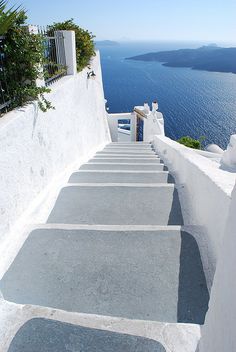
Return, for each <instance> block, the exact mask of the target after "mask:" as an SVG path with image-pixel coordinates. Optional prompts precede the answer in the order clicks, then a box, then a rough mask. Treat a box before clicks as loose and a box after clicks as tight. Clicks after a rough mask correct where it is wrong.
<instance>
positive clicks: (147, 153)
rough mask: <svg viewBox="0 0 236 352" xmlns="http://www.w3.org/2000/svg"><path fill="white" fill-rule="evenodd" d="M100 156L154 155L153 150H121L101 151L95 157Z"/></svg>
mask: <svg viewBox="0 0 236 352" xmlns="http://www.w3.org/2000/svg"><path fill="white" fill-rule="evenodd" d="M101 154H123V155H125V154H131V155H135V154H138V155H156V154H155V152H154V151H153V150H140V149H137V150H136V149H129V150H123V149H114V150H113V149H112V150H111V149H103V151H100V152H97V153H96V155H101Z"/></svg>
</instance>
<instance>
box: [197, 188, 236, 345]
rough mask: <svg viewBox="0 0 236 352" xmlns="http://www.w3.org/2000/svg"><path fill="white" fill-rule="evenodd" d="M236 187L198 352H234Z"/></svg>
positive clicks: (235, 339)
mask: <svg viewBox="0 0 236 352" xmlns="http://www.w3.org/2000/svg"><path fill="white" fill-rule="evenodd" d="M235 214H236V186H235V188H234V191H233V194H232V202H231V205H230V212H229V217H228V219H227V225H226V229H225V231H224V232H223V234H222V235H224V238H223V245H222V247H221V251H220V255H219V259H218V262H217V268H216V273H215V277H214V283H213V287H212V290H211V297H210V303H209V310H208V312H207V316H206V322H205V325H204V326H203V328H202V339H201V341H200V345H199V351H200V352H222V351H225V352H235V351H236V334H235V321H236V299H235V297H236V281H235V267H236V254H235V250H236V216H235Z"/></svg>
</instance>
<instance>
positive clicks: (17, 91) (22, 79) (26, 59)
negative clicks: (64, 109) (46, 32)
mask: <svg viewBox="0 0 236 352" xmlns="http://www.w3.org/2000/svg"><path fill="white" fill-rule="evenodd" d="M26 19H27V17H26V15H25V12H24V11H21V12H19V14H18V15H17V16H16V18H15V20H14V23H13V24H12V25H11V27H10V29H9V30H8V31H7V33H6V34H5V40H4V53H5V60H4V61H5V63H4V68H3V70H1V72H0V79H1V75H3V77H4V78H5V79H6V81H7V88H8V90H7V95H8V97H7V98H8V99H9V100H10V101H11V105H10V108H12V109H13V108H16V107H18V106H23V105H25V104H28V103H30V102H32V101H38V104H39V108H40V109H41V110H42V111H44V112H45V111H47V110H48V109H51V108H53V107H52V105H51V103H50V102H49V101H48V100H47V99H46V98H45V97H44V93H48V92H50V89H48V88H46V87H37V85H36V80H37V79H38V78H42V70H41V67H42V65H43V61H44V46H43V38H42V36H41V35H39V34H32V33H29V31H28V28H27V26H26V23H25V22H26Z"/></svg>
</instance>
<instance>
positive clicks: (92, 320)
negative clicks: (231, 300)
mask: <svg viewBox="0 0 236 352" xmlns="http://www.w3.org/2000/svg"><path fill="white" fill-rule="evenodd" d="M0 316H1V322H2V324H1V325H2V329H1V332H2V335H1V336H2V338H1V339H0V350H1V352H7V351H8V352H36V351H37V352H49V351H50V352H65V351H68V352H69V351H77V352H78V351H83V352H85V351H97V352H111V351H113V352H124V351H125V352H140V351H142V352H143V351H146V352H169V351H172V352H180V351H181V352H182V351H184V352H195V351H196V348H197V344H198V341H199V339H200V336H201V327H200V326H199V325H196V324H195V325H193V324H181V323H177V324H175V323H174V324H173V323H169V324H168V323H161V322H154V321H143V320H130V319H125V318H117V317H108V316H98V315H93V314H80V313H73V312H67V311H64V310H58V309H52V308H47V307H40V306H34V305H27V306H22V305H17V304H13V303H10V302H6V301H1V302H0ZM9 327H10V328H9ZM163 332H164V333H163ZM9 345H10V346H9ZM163 346H164V347H163ZM8 347H9V349H8ZM68 348H69V350H68Z"/></svg>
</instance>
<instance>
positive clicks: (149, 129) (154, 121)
mask: <svg viewBox="0 0 236 352" xmlns="http://www.w3.org/2000/svg"><path fill="white" fill-rule="evenodd" d="M155 135H161V136H164V135H165V130H164V118H163V115H162V113H161V112H158V111H151V112H150V113H149V114H148V115H147V119H144V136H143V141H144V142H152V141H153V138H154V136H155Z"/></svg>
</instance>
